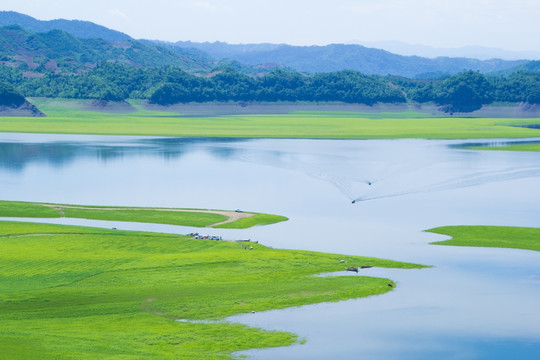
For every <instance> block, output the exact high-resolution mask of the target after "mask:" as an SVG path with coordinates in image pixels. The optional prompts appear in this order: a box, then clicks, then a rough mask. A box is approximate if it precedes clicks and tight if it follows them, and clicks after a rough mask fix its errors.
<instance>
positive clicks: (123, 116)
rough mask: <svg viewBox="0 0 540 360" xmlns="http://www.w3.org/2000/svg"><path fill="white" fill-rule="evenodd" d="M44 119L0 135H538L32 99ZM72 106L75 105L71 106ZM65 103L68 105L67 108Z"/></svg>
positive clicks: (498, 125) (496, 124)
mask: <svg viewBox="0 0 540 360" xmlns="http://www.w3.org/2000/svg"><path fill="white" fill-rule="evenodd" d="M33 102H34V103H36V105H37V106H38V107H39V108H40V109H41V110H42V111H44V112H45V113H46V114H47V115H48V117H46V118H29V117H0V131H2V132H29V133H58V134H102V135H153V136H187V137H190V136H192V137H249V138H329V139H330V138H333V139H373V138H378V139H394V138H432V139H456V138H520V137H534V136H540V130H538V129H530V128H524V127H516V126H512V125H517V124H519V125H524V124H533V123H536V122H538V120H537V119H503V118H454V117H431V118H426V117H425V114H417V113H413V112H403V113H356V112H328V111H321V112H296V113H290V114H273V115H272V114H262V115H228V116H193V117H184V116H181V115H180V114H175V113H171V112H158V111H149V110H144V109H142V108H140V107H139V108H136V111H134V112H131V113H117V114H114V113H104V112H97V111H86V110H82V109H81V108H80V107H77V106H75V105H73V106H67V105H69V104H70V101H67V100H65V101H64V102H61V101H55V100H33ZM71 103H76V101H71ZM66 104H67V105H66Z"/></svg>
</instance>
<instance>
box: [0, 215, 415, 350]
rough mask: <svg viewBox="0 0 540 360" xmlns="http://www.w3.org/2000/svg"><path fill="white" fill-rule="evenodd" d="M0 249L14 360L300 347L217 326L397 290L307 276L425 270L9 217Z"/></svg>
mask: <svg viewBox="0 0 540 360" xmlns="http://www.w3.org/2000/svg"><path fill="white" fill-rule="evenodd" d="M0 244H1V245H2V252H1V253H0V261H1V262H2V264H3V266H2V268H1V269H0V272H1V274H2V276H0V351H2V354H3V356H8V358H10V359H28V358H36V356H38V354H39V357H40V358H42V359H53V358H54V359H82V358H84V359H103V358H108V359H120V358H122V359H123V358H145V359H194V358H204V359H231V358H233V355H232V354H233V353H235V352H238V351H242V350H247V349H253V348H268V347H276V346H287V345H291V344H294V343H298V336H297V335H294V334H291V333H287V332H279V331H265V330H261V329H257V328H251V327H247V326H245V325H241V324H234V323H229V322H226V321H217V322H215V321H214V320H219V319H224V318H226V317H228V316H232V315H237V314H243V313H250V312H252V311H257V312H259V311H266V310H273V309H283V308H288V307H291V306H302V305H308V304H316V303H321V302H333V301H341V300H347V299H352V298H359V297H365V296H373V295H380V294H384V293H387V292H389V291H391V290H393V289H394V288H395V287H396V286H398V285H399V284H396V283H395V282H393V281H392V280H389V279H384V278H373V277H364V276H331V277H316V276H313V275H317V274H320V273H327V272H335V271H339V270H341V271H343V270H344V267H346V266H352V265H354V266H359V265H362V264H366V265H368V264H369V265H370V266H374V267H386V268H401V269H422V268H424V267H425V266H423V265H419V264H411V263H404V262H397V261H391V260H384V259H376V258H368V257H361V256H349V255H338V254H326V253H318V252H311V251H302V250H278V249H271V248H268V247H265V246H264V245H262V244H252V245H253V249H251V250H246V249H244V248H243V247H242V243H240V242H232V241H217V242H216V241H208V240H195V239H192V238H189V237H186V236H182V235H173V234H159V233H149V232H136V231H122V230H111V229H102V228H90V227H83V226H70V225H54V224H39V223H20V222H9V221H1V222H0ZM217 269H219V271H216V270H217ZM180 319H182V320H183V319H191V320H203V321H202V322H197V321H196V322H193V321H189V320H184V321H177V320H180ZM206 320H211V321H210V322H207V321H206Z"/></svg>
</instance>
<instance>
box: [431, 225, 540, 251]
mask: <svg viewBox="0 0 540 360" xmlns="http://www.w3.org/2000/svg"><path fill="white" fill-rule="evenodd" d="M427 231H428V232H432V233H436V234H442V235H448V236H451V237H452V239H450V240H445V241H437V242H433V243H432V244H436V245H452V246H480V247H500V248H512V249H525V250H536V251H540V228H525V227H512V226H444V227H438V228H434V229H430V230H427Z"/></svg>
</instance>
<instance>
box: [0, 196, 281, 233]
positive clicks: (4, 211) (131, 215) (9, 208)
mask: <svg viewBox="0 0 540 360" xmlns="http://www.w3.org/2000/svg"><path fill="white" fill-rule="evenodd" d="M0 216H2V217H26V218H59V217H67V218H78V219H92V220H109V221H130V222H145V223H156V224H168V225H182V226H193V227H221V228H234V229H247V228H249V227H252V226H257V225H269V224H275V223H278V222H281V221H286V220H288V219H287V218H286V217H284V216H279V215H272V214H257V213H250V212H240V213H238V212H235V211H224V210H197V209H173V208H141V207H114V206H86V205H85V206H82V205H65V204H49V203H31V202H22V201H0Z"/></svg>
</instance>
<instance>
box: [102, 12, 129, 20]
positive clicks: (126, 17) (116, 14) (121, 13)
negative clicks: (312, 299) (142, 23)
mask: <svg viewBox="0 0 540 360" xmlns="http://www.w3.org/2000/svg"><path fill="white" fill-rule="evenodd" d="M107 14H109V15H112V16H116V17H121V18H123V19H125V20H129V16H127V15H126V14H124V13H123V12H121V11H120V10H118V9H109V10H107Z"/></svg>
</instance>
